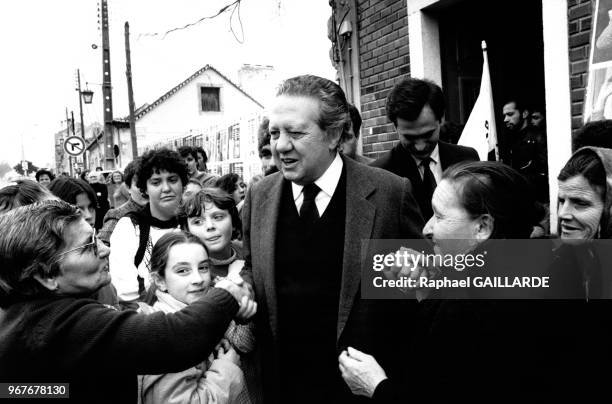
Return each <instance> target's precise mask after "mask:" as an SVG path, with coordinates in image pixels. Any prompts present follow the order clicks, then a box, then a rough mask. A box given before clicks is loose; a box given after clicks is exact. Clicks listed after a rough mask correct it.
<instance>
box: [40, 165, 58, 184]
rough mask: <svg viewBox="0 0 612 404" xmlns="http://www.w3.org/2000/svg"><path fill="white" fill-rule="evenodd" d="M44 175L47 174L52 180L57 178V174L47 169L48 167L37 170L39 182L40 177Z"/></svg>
mask: <svg viewBox="0 0 612 404" xmlns="http://www.w3.org/2000/svg"><path fill="white" fill-rule="evenodd" d="M43 175H47V176H48V177H49V179H50V180H51V181H53V180H54V179H55V175H53V173H52V172H51V171H49V170H47V169H46V168H41V169H40V170H38V171H36V176H35V177H36V182H39V181H40V177H42V176H43Z"/></svg>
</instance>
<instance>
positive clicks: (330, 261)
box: [243, 75, 423, 403]
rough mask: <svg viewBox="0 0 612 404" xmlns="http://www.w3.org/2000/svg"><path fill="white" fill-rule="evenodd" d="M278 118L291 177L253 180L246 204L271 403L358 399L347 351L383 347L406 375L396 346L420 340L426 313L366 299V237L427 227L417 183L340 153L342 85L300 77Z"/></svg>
mask: <svg viewBox="0 0 612 404" xmlns="http://www.w3.org/2000/svg"><path fill="white" fill-rule="evenodd" d="M268 116H269V118H270V127H269V128H270V134H271V149H272V155H273V156H274V159H275V161H276V163H277V165H278V167H279V169H280V172H279V173H275V174H272V175H269V176H267V177H265V178H264V179H262V180H261V181H259V182H257V183H256V184H255V185H253V187H252V188H250V189H249V192H248V194H247V197H246V200H245V205H244V209H243V224H244V238H243V241H244V253H245V261H246V263H245V269H244V270H243V275H244V277H245V279H247V280H248V281H249V282H251V283H252V285H253V286H254V288H255V295H256V298H257V301H258V304H259V308H258V315H257V338H258V339H257V343H258V346H259V349H260V354H261V355H262V356H261V361H260V363H261V366H262V377H263V380H262V381H263V383H262V386H263V389H264V397H263V398H264V402H265V403H289V402H291V403H313V402H317V403H327V402H330V403H337V402H342V403H345V402H346V403H352V402H355V401H358V400H359V398H357V397H356V396H353V395H351V393H350V391H349V390H348V388H347V387H346V385H345V384H344V383H343V381H342V378H341V376H340V372H339V370H338V363H337V357H338V355H339V353H340V352H341V351H342V349H344V348H346V347H347V346H352V347H355V348H357V349H360V350H363V351H366V352H369V351H368V349H373V350H375V351H377V352H379V353H380V354H381V355H382V356H384V357H385V359H386V360H387V363H388V364H389V366H391V368H394V367H395V368H400V367H401V365H402V364H400V363H397V362H399V360H400V357H401V355H398V352H397V350H394V348H393V346H394V345H395V344H390V341H397V340H398V339H402V338H403V339H404V340H405V341H406V342H408V341H410V338H411V333H410V332H408V331H406V327H409V326H411V325H412V323H411V321H410V320H411V318H412V317H411V314H412V313H413V311H414V310H415V305H414V304H412V302H407V301H399V300H386V301H385V300H365V299H361V292H360V283H361V271H362V269H367V265H368V264H369V265H370V271H371V263H368V262H362V258H361V257H362V254H361V245H362V244H361V243H362V240H364V239H365V240H367V239H406V238H421V237H422V236H421V228H422V226H423V220H422V218H421V215H420V214H419V212H418V207H417V204H416V201H415V200H414V198H413V196H412V191H411V186H410V183H409V182H408V181H406V180H405V179H402V178H400V177H397V176H395V175H392V174H390V173H388V172H386V171H384V170H379V169H375V168H371V167H368V166H365V165H362V164H359V163H357V162H355V161H353V160H352V159H350V158H347V157H345V156H342V155H341V154H340V153H338V145H339V144H340V143H341V141H342V140H343V139H342V137H343V136H345V135H346V131H347V129H348V128H349V126H350V117H349V112H348V103H347V101H346V97H345V95H344V93H343V91H342V89H341V88H340V87H339V86H338V85H337V84H335V83H333V82H331V81H329V80H327V79H324V78H321V77H317V76H311V75H305V76H298V77H293V78H290V79H288V80H286V81H285V82H283V83H282V84H281V86H280V88H279V89H278V92H277V96H276V99H275V101H274V102H273V105H272V107H271V109H270V111H269V114H268ZM411 310H412V312H411ZM377 358H378V357H377ZM404 367H405V366H404Z"/></svg>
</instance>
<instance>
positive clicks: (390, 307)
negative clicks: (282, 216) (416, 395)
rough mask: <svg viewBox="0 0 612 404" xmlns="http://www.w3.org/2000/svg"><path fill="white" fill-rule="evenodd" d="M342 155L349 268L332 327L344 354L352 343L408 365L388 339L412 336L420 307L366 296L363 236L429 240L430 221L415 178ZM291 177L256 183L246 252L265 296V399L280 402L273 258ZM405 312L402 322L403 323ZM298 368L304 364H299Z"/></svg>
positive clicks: (261, 327) (249, 202)
mask: <svg viewBox="0 0 612 404" xmlns="http://www.w3.org/2000/svg"><path fill="white" fill-rule="evenodd" d="M342 160H343V162H344V169H345V170H346V202H345V205H346V206H345V207H346V215H345V218H346V219H345V228H344V234H345V236H344V249H343V250H344V251H343V255H342V267H341V268H337V271H340V272H341V287H340V301H339V302H338V306H336V307H333V308H330V310H337V313H338V320H337V325H336V330H332V332H334V331H335V333H336V348H337V350H338V352H337V354H339V353H340V350H341V349H343V348H346V346H352V347H355V348H357V349H359V350H363V351H365V352H370V353H373V354H374V355H378V356H377V357H378V358H383V359H381V361H383V362H384V358H387V359H388V360H389V361H388V362H386V364H388V365H389V367H387V369H392V368H393V367H394V366H401V364H399V363H398V361H399V360H403V359H402V358H401V355H398V352H397V350H396V349H394V347H393V346H392V345H390V344H389V341H391V340H393V339H394V338H398V336H400V335H407V336H409V335H410V334H409V333H408V334H403V333H402V330H403V327H405V326H407V325H412V323H411V322H410V319H411V315H410V310H411V309H414V306H411V305H410V303H412V302H407V301H404V302H402V301H397V300H395V301H391V300H388V301H384V300H365V299H362V298H361V294H360V284H361V276H362V269H363V270H366V269H367V262H365V260H364V259H362V257H363V255H362V251H361V247H362V240H363V239H407V238H422V236H421V229H422V227H423V219H422V217H421V215H420V214H419V212H418V207H417V205H416V202H415V200H414V198H413V196H412V189H411V186H410V183H409V182H408V181H406V180H405V179H402V178H399V177H397V176H395V175H391V174H390V173H388V172H386V171H383V170H380V169H376V168H372V167H368V166H365V165H363V164H360V163H357V162H355V161H353V160H351V159H350V158H346V157H342ZM285 183H286V182H285V181H284V178H283V176H282V174H281V173H276V174H272V175H270V176H267V177H265V178H264V179H262V180H261V181H259V182H257V183H256V184H255V185H253V187H252V188H250V189H249V191H248V192H247V196H246V199H245V205H244V209H243V229H244V232H243V235H244V240H243V243H244V246H243V248H244V250H243V251H244V255H245V260H246V264H245V270H244V271H243V275H244V277H245V278H246V279H248V280H249V281H250V282H251V283H252V284H253V285H254V287H255V294H256V296H257V301H258V307H257V310H258V312H257V320H258V325H257V330H258V335H257V338H258V340H257V341H258V344H259V346H260V347H261V349H262V351H263V352H262V354H263V356H262V358H263V361H262V364H263V378H264V380H263V386H264V389H265V394H264V402H266V403H274V402H276V401H275V396H276V394H277V390H278V389H279V386H278V385H277V383H276V380H278V371H279V368H278V362H277V360H278V358H277V353H278V346H279V338H282V336H279V331H278V302H277V290H276V280H275V279H276V278H275V271H276V270H277V268H276V263H275V259H274V257H275V256H276V252H277V251H276V245H277V225H278V222H279V211H280V205H281V197H282V195H283V184H285ZM336 192H337V190H336ZM313 253H315V252H313ZM362 266H363V268H362ZM369 271H370V272H371V267H370V269H369ZM399 318H401V319H402V321H398V319H399ZM304 326H305V327H307V326H308V324H305V325H304ZM400 338H401V337H400ZM313 360H316V358H313ZM295 366H301V365H300V363H295ZM285 371H290V369H285ZM391 372H393V370H391ZM304 383H316V375H313V378H312V379H311V380H304ZM343 387H344V388H346V386H343ZM347 390H348V389H347ZM296 399H297V398H294V399H293V400H292V399H291V398H287V397H284V398H281V399H280V400H278V401H279V402H286V400H289V401H291V402H293V401H295V400H296ZM346 399H347V400H348V401H346V402H353V401H351V400H358V399H357V398H355V397H354V396H353V397H351V396H350V393H348V397H347V398H346ZM343 402H344V401H343Z"/></svg>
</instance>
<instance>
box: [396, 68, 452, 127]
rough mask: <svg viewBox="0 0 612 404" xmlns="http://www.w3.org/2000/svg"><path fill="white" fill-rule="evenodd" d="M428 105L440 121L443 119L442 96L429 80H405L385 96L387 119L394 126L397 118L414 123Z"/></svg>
mask: <svg viewBox="0 0 612 404" xmlns="http://www.w3.org/2000/svg"><path fill="white" fill-rule="evenodd" d="M425 105H429V107H430V108H431V110H432V111H433V113H434V116H435V117H436V120H438V121H440V120H441V119H442V118H443V117H444V94H443V93H442V89H441V88H440V86H438V85H437V84H436V83H434V82H432V81H429V80H421V79H416V78H412V77H409V78H406V79H404V80H402V81H401V82H399V83H397V84H396V85H395V87H393V88H392V89H391V91H390V92H389V95H388V96H387V104H386V108H387V117H388V118H389V120H390V121H391V122H393V124H394V125H397V118H401V119H405V120H407V121H415V120H416V119H417V118H418V117H419V115H420V114H421V111H422V110H423V108H424V107H425Z"/></svg>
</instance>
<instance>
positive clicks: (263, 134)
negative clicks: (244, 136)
mask: <svg viewBox="0 0 612 404" xmlns="http://www.w3.org/2000/svg"><path fill="white" fill-rule="evenodd" d="M270 138H271V136H270V119H269V118H268V117H266V116H264V117H263V118H262V120H261V123H260V124H259V127H258V128H257V150H258V151H259V157H262V155H261V152H262V150H263V148H264V147H265V146H267V145H269V144H270Z"/></svg>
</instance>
